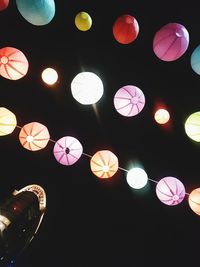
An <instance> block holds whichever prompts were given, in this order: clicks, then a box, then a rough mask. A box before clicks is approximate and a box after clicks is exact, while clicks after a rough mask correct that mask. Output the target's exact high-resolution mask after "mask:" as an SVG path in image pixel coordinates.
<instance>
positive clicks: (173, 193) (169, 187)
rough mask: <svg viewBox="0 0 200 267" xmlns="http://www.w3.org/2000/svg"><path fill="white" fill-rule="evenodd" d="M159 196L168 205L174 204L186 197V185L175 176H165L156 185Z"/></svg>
mask: <svg viewBox="0 0 200 267" xmlns="http://www.w3.org/2000/svg"><path fill="white" fill-rule="evenodd" d="M156 194H157V197H158V198H159V199H160V201H161V202H163V203H164V204H166V205H169V206H174V205H177V204H179V203H181V202H182V200H183V199H184V197H185V187H184V185H183V184H182V182H181V181H179V180H178V179H177V178H175V177H171V176H168V177H164V178H162V179H161V180H160V181H159V182H158V183H157V186H156Z"/></svg>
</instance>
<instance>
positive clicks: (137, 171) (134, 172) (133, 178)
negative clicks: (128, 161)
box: [126, 168, 148, 189]
mask: <svg viewBox="0 0 200 267" xmlns="http://www.w3.org/2000/svg"><path fill="white" fill-rule="evenodd" d="M126 180H127V183H128V184H129V186H130V187H132V188H134V189H140V188H143V187H144V186H145V185H146V184H147V181H148V176H147V174H146V172H145V171H144V170H143V169H141V168H132V169H131V170H129V171H128V173H127V176H126Z"/></svg>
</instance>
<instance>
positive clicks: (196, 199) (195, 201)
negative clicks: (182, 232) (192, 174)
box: [188, 188, 200, 215]
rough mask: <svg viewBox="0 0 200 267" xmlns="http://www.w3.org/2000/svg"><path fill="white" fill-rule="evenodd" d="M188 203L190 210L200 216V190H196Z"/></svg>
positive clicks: (191, 194)
mask: <svg viewBox="0 0 200 267" xmlns="http://www.w3.org/2000/svg"><path fill="white" fill-rule="evenodd" d="M188 203H189V206H190V208H191V209H192V210H193V211H194V212H195V213H196V214H197V215H200V188H196V189H194V190H193V191H192V192H191V193H190V194H189V197H188Z"/></svg>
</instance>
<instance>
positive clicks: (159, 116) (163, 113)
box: [154, 108, 170, 124]
mask: <svg viewBox="0 0 200 267" xmlns="http://www.w3.org/2000/svg"><path fill="white" fill-rule="evenodd" d="M169 118H170V115H169V112H168V111H167V110H166V109H162V108H161V109H158V110H157V111H156V113H155V115H154V119H155V121H156V122H157V123H159V124H165V123H167V122H168V121H169Z"/></svg>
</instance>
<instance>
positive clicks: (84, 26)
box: [75, 11, 92, 31]
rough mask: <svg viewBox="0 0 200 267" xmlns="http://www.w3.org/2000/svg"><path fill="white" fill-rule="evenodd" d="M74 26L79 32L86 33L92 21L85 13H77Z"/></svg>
mask: <svg viewBox="0 0 200 267" xmlns="http://www.w3.org/2000/svg"><path fill="white" fill-rule="evenodd" d="M75 25H76V27H77V28H78V29H79V30H80V31H88V30H89V29H90V28H91V26H92V19H91V17H90V15H89V14H88V13H87V12H83V11H82V12H79V13H78V14H77V15H76V17H75Z"/></svg>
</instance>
